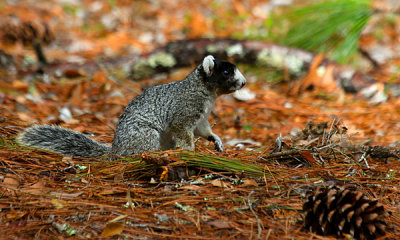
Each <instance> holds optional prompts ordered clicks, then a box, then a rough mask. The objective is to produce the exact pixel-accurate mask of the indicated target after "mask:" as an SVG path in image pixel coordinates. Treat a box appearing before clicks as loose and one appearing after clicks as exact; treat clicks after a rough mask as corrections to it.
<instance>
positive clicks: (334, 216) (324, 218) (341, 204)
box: [303, 186, 388, 239]
mask: <svg viewBox="0 0 400 240" xmlns="http://www.w3.org/2000/svg"><path fill="white" fill-rule="evenodd" d="M303 211H304V212H305V215H306V217H305V222H304V228H305V229H307V230H309V231H312V232H315V233H317V234H320V235H336V236H338V237H343V236H344V235H346V234H349V235H351V236H352V237H354V238H355V239H375V238H377V237H380V236H383V235H385V228H386V222H385V221H384V219H385V217H387V216H388V213H387V212H385V210H384V208H383V206H382V205H381V204H379V203H378V202H377V200H370V199H368V197H367V196H365V195H364V194H363V193H362V192H360V191H355V190H351V189H349V188H347V189H346V188H340V187H337V186H330V187H328V188H323V187H319V188H318V189H317V190H315V191H313V192H309V193H308V194H307V201H306V202H305V203H304V205H303Z"/></svg>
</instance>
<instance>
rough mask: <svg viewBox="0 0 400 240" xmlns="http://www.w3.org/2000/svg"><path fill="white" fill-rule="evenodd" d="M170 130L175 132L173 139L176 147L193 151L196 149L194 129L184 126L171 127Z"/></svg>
mask: <svg viewBox="0 0 400 240" xmlns="http://www.w3.org/2000/svg"><path fill="white" fill-rule="evenodd" d="M170 132H171V133H173V135H172V136H171V139H172V140H173V143H174V145H175V146H174V147H173V148H175V149H178V148H181V149H186V150H190V151H193V150H194V134H193V130H188V129H185V128H183V127H180V128H179V127H176V128H174V129H170Z"/></svg>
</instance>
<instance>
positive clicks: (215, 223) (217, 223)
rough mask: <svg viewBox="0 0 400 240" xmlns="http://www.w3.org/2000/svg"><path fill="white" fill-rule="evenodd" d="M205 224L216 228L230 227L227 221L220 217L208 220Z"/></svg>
mask: <svg viewBox="0 0 400 240" xmlns="http://www.w3.org/2000/svg"><path fill="white" fill-rule="evenodd" d="M207 224H208V225H210V226H213V227H216V228H230V227H231V225H230V224H229V222H226V221H224V220H221V219H218V220H213V221H209V222H207Z"/></svg>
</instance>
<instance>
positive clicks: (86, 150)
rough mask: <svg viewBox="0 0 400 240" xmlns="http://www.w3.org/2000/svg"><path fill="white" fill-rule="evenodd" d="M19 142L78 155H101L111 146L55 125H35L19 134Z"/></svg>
mask: <svg viewBox="0 0 400 240" xmlns="http://www.w3.org/2000/svg"><path fill="white" fill-rule="evenodd" d="M17 142H18V143H20V144H23V145H27V146H32V147H37V148H40V149H44V150H49V151H51V152H55V153H60V154H63V155H67V156H76V157H99V156H102V155H104V154H107V153H110V152H111V147H110V146H108V145H106V144H102V143H98V142H96V141H94V140H93V139H90V138H89V137H87V136H85V135H83V134H82V133H79V132H75V131H73V130H70V129H67V128H62V127H58V126H55V125H35V126H33V127H30V128H27V129H25V130H24V131H23V132H22V133H20V134H19V135H18V136H17Z"/></svg>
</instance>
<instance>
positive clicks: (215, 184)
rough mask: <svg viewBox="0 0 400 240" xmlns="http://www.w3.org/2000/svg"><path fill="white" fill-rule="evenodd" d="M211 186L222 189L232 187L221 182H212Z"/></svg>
mask: <svg viewBox="0 0 400 240" xmlns="http://www.w3.org/2000/svg"><path fill="white" fill-rule="evenodd" d="M211 185H213V186H215V187H223V188H228V187H229V188H230V187H232V185H231V184H230V183H228V182H224V181H221V180H212V181H211Z"/></svg>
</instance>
